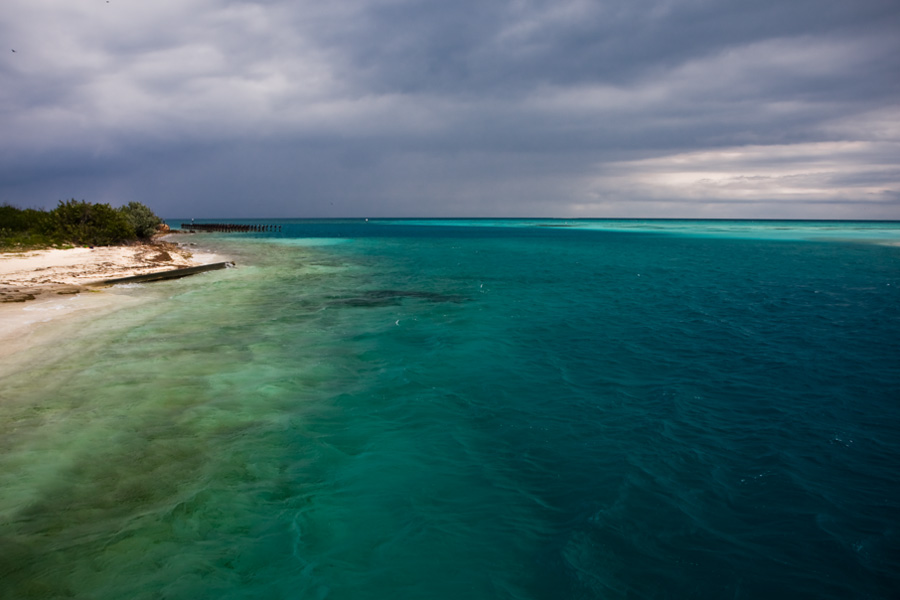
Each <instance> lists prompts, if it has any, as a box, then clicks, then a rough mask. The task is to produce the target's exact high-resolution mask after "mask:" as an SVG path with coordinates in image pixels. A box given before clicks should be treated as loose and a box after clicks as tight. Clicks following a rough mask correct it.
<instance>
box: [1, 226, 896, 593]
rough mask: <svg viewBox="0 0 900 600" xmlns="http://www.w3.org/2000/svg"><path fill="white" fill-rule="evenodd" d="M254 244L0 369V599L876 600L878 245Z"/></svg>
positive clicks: (882, 306)
mask: <svg viewBox="0 0 900 600" xmlns="http://www.w3.org/2000/svg"><path fill="white" fill-rule="evenodd" d="M173 222H175V223H177V222H178V221H173ZM277 223H278V224H280V225H282V230H281V232H280V233H274V234H233V235H225V234H196V235H193V236H190V237H188V236H180V237H179V238H178V239H179V241H185V242H187V241H190V242H194V243H197V244H198V245H199V246H201V247H204V248H209V249H214V250H217V251H219V252H221V253H223V254H226V255H228V256H230V257H233V258H234V260H235V261H236V262H237V264H238V268H236V269H229V270H226V271H217V272H213V273H207V274H204V275H200V276H196V277H192V278H186V279H182V280H178V281H171V282H162V283H154V284H147V285H140V286H130V287H119V288H114V289H112V290H110V291H109V292H106V293H110V294H119V295H122V296H128V300H129V301H128V302H127V303H125V304H123V308H121V309H120V310H114V311H105V312H103V313H102V314H99V313H98V314H97V315H96V316H93V317H90V318H83V317H82V318H79V319H78V320H77V321H69V322H66V323H64V324H61V325H60V327H63V328H66V327H67V328H68V329H67V330H66V331H65V333H66V337H65V341H64V342H59V341H57V342H55V343H53V344H48V345H40V346H37V347H35V348H32V349H31V350H29V351H27V352H24V353H21V354H19V355H17V356H15V357H14V358H13V359H12V360H11V361H8V362H7V364H5V365H2V366H0V598H4V599H5V598H15V599H19V598H22V599H27V598H90V599H97V600H101V599H104V600H105V599H120V598H129V599H148V600H149V599H162V598H186V599H188V598H189V599H207V598H209V599H213V598H215V599H236V598H303V599H305V598H329V599H341V600H343V599H359V598H363V599H365V598H373V599H375V598H378V599H381V598H384V599H404V598H438V599H439V598H453V599H458V598H522V599H525V598H534V599H565V598H729V599H731V598H766V599H771V598H895V597H897V595H898V593H900V224H898V223H850V222H842V223H833V222H744V221H734V222H724V221H569V222H567V221H386V220H372V221H370V222H366V221H362V220H356V221H279V222H277Z"/></svg>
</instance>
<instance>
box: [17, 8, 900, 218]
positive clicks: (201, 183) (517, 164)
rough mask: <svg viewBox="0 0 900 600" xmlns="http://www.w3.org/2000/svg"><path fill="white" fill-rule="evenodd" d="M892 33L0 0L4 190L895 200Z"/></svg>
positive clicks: (296, 210)
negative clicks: (1, 1) (0, 0)
mask: <svg viewBox="0 0 900 600" xmlns="http://www.w3.org/2000/svg"><path fill="white" fill-rule="evenodd" d="M898 31H900V8H898V5H897V4H896V2H894V1H882V0H861V1H858V2H853V3H850V2H844V1H840V2H839V1H832V0H808V1H807V0H800V1H796V2H788V3H786V2H768V1H758V2H710V1H700V0H680V1H665V0H636V1H635V0H631V1H627V2H626V1H624V0H621V1H594V2H588V1H579V0H576V1H560V0H556V1H553V2H538V1H527V0H523V1H507V2H474V1H472V2H470V1H461V2H423V1H414V0H366V1H362V0H359V1H343V2H335V3H313V2H286V1H268V2H232V1H227V0H183V1H181V2H175V1H174V0H160V1H159V2H156V3H154V4H153V5H152V6H144V5H135V4H133V3H130V2H111V3H109V4H106V3H105V2H99V1H82V2H75V3H72V2H63V1H62V0H37V1H29V2H26V1H25V0H11V5H10V6H9V7H8V8H7V9H6V10H5V14H4V15H2V16H0V35H2V37H3V38H4V39H5V40H8V45H10V46H12V47H16V52H15V53H12V52H10V53H9V56H6V57H5V58H4V59H3V60H2V63H0V78H2V84H3V85H0V130H2V131H3V132H4V138H5V140H6V141H5V143H4V144H3V145H2V147H0V202H4V201H5V202H12V203H18V204H43V205H48V204H53V203H54V202H55V201H56V200H58V199H60V198H66V197H72V196H76V197H79V198H81V197H84V198H86V199H90V200H95V201H109V202H113V203H116V204H118V203H122V202H127V201H130V200H139V201H143V202H146V203H148V204H150V205H151V206H153V207H154V208H156V209H157V210H158V211H159V212H161V213H164V214H176V213H179V211H180V210H182V209H183V208H184V207H186V206H190V207H191V208H193V209H195V210H194V212H195V213H196V215H195V216H200V215H201V214H208V215H217V216H220V215H221V216H228V215H234V216H256V215H259V216H279V215H281V216H328V215H357V216H382V215H399V216H403V215H410V216H416V215H451V216H465V215H472V216H482V215H511V216H516V215H560V216H605V215H609V216H692V215H698V216H742V215H743V216H760V213H764V214H763V215H762V216H765V215H768V216H781V215H784V216H793V217H803V216H809V217H829V216H835V217H846V216H859V217H880V218H890V217H893V218H900V212H898V208H897V203H896V197H897V194H898V193H900V169H898V168H897V167H896V166H895V165H897V164H898V162H900V161H898V158H900V151H898V149H900V108H898V107H900V102H898V100H900V89H898V86H897V83H896V81H897V73H900V59H898V56H900V41H898V39H900V36H897V35H896V33H897V32H898ZM250 198H252V201H250V200H248V199H250ZM723 211H724V212H723ZM729 211H730V212H729Z"/></svg>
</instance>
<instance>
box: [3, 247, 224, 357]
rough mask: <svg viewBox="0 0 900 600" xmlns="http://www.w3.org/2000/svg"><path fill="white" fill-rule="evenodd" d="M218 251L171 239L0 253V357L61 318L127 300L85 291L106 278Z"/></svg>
mask: <svg viewBox="0 0 900 600" xmlns="http://www.w3.org/2000/svg"><path fill="white" fill-rule="evenodd" d="M224 260H225V258H224V257H222V256H219V255H215V254H210V253H202V252H195V251H189V250H187V249H186V248H184V247H181V246H177V245H175V244H173V243H171V242H164V241H157V242H154V243H152V244H142V245H134V246H109V247H97V248H71V249H67V250H57V249H48V250H36V251H30V252H21V253H0V358H3V357H5V356H10V355H11V354H13V353H15V352H17V351H19V350H21V349H24V348H26V347H28V346H30V345H32V344H34V343H37V342H38V341H39V339H40V340H44V339H45V338H48V336H52V332H53V330H54V329H56V328H57V327H55V326H54V323H55V324H56V325H59V323H60V321H61V320H62V319H69V318H73V317H76V316H77V315H79V314H84V313H85V311H88V312H91V313H93V312H95V311H98V310H103V309H110V310H112V309H115V307H116V306H118V305H124V304H125V303H127V302H129V301H130V300H129V299H128V298H127V297H125V296H122V295H117V294H108V293H103V292H97V291H92V292H91V293H85V292H87V291H88V288H87V287H86V286H88V285H92V284H96V283H99V282H102V281H106V280H109V279H118V278H122V277H132V276H135V275H146V274H149V273H158V272H162V271H169V270H173V269H183V268H187V267H196V266H200V265H208V264H211V263H219V262H223V261H224Z"/></svg>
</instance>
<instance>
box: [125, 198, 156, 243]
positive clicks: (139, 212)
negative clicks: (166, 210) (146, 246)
mask: <svg viewBox="0 0 900 600" xmlns="http://www.w3.org/2000/svg"><path fill="white" fill-rule="evenodd" d="M119 212H121V213H122V214H123V215H124V216H125V218H126V219H127V220H128V222H129V223H130V224H131V227H132V228H133V229H134V232H135V234H136V235H137V236H138V238H140V239H142V240H149V239H150V238H151V237H153V234H154V233H156V226H157V225H159V224H160V223H162V219H160V218H159V217H157V216H156V215H155V214H153V211H152V210H150V209H149V208H147V207H146V206H144V205H143V204H141V203H140V202H129V203H128V204H126V205H125V206H123V207H122V208H120V209H119Z"/></svg>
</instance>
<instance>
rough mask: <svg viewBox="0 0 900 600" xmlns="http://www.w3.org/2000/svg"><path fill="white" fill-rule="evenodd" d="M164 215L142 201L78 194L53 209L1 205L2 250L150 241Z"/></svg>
mask: <svg viewBox="0 0 900 600" xmlns="http://www.w3.org/2000/svg"><path fill="white" fill-rule="evenodd" d="M160 223H162V219H160V218H159V217H158V216H156V215H155V214H154V213H153V211H152V210H150V209H149V208H147V207H146V206H144V205H143V204H141V203H140V202H129V203H128V204H126V205H125V206H122V207H120V208H112V207H111V206H110V205H109V204H92V203H90V202H85V201H84V200H81V201H77V200H75V199H74V198H73V199H72V200H67V201H65V202H63V201H62V200H60V202H59V205H58V206H57V207H56V208H54V209H53V210H50V211H46V210H38V209H34V208H25V209H21V208H16V207H14V206H10V205H8V204H4V205H2V206H0V250H4V251H16V250H30V249H34V248H47V247H50V246H55V247H66V246H112V245H118V244H128V243H132V242H138V241H147V240H149V239H150V238H151V237H153V234H154V233H155V232H156V228H157V226H158V225H159V224H160Z"/></svg>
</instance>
